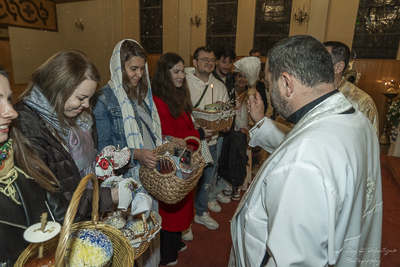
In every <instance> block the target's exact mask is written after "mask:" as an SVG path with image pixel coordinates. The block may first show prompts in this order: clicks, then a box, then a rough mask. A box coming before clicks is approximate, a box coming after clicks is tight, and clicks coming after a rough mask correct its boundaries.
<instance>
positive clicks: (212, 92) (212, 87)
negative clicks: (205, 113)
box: [211, 84, 214, 103]
mask: <svg viewBox="0 0 400 267" xmlns="http://www.w3.org/2000/svg"><path fill="white" fill-rule="evenodd" d="M211 103H214V85H213V84H211Z"/></svg>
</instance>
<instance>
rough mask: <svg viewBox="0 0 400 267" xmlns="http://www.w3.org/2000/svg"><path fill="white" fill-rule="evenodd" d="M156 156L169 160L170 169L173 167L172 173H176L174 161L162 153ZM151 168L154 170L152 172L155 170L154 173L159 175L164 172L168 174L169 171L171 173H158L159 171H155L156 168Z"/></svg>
mask: <svg viewBox="0 0 400 267" xmlns="http://www.w3.org/2000/svg"><path fill="white" fill-rule="evenodd" d="M156 157H157V158H158V159H165V160H167V161H169V162H170V163H171V166H172V169H173V171H172V173H173V174H175V173H176V165H175V162H174V161H173V160H172V159H171V158H170V157H167V156H163V155H156ZM151 170H152V171H154V172H156V173H157V174H159V175H166V174H170V173H171V172H169V173H160V172H159V171H157V169H156V168H154V169H151Z"/></svg>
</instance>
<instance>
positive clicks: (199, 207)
mask: <svg viewBox="0 0 400 267" xmlns="http://www.w3.org/2000/svg"><path fill="white" fill-rule="evenodd" d="M217 144H218V143H217ZM217 144H215V145H212V146H209V149H210V153H211V156H212V158H213V160H214V163H213V164H212V165H208V166H207V167H206V168H204V171H203V175H202V176H201V178H200V180H199V183H198V185H197V193H196V198H195V200H194V207H195V209H196V215H198V216H201V215H203V213H204V212H206V211H207V208H208V194H209V191H210V189H211V183H212V181H213V176H214V172H215V171H216V165H217V163H218V158H217Z"/></svg>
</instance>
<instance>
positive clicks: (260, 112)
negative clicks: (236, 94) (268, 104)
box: [247, 92, 265, 123]
mask: <svg viewBox="0 0 400 267" xmlns="http://www.w3.org/2000/svg"><path fill="white" fill-rule="evenodd" d="M247 111H248V112H249V114H250V117H251V119H252V120H253V121H254V122H255V123H257V122H258V121H260V120H261V119H262V118H264V117H265V115H264V102H263V101H262V98H261V95H260V93H259V92H257V94H256V95H255V98H254V95H250V96H249V99H248V100H247Z"/></svg>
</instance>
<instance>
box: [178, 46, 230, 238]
mask: <svg viewBox="0 0 400 267" xmlns="http://www.w3.org/2000/svg"><path fill="white" fill-rule="evenodd" d="M215 62H216V59H215V56H214V53H213V51H212V50H211V49H210V48H209V47H205V46H201V47H199V48H197V49H196V51H195V52H194V54H193V65H194V68H192V67H191V68H186V69H185V72H186V80H187V82H188V86H189V91H190V97H191V101H192V104H193V107H194V108H199V109H204V106H205V105H208V104H212V103H214V102H216V101H222V102H227V101H228V94H227V90H226V88H225V85H224V84H223V83H222V82H220V81H219V80H217V79H215V77H214V76H213V75H212V72H213V70H214V68H215ZM218 135H219V134H218V132H216V133H215V134H214V135H213V136H212V137H211V140H209V141H208V146H209V149H210V152H211V156H212V157H213V160H214V163H213V164H211V165H208V166H207V167H206V168H205V169H204V172H203V176H202V177H201V178H200V181H199V184H198V186H197V193H196V198H195V203H194V205H195V208H196V215H195V217H194V221H195V222H196V223H199V224H203V225H205V226H206V227H207V228H209V229H211V230H215V229H218V227H219V224H218V223H217V222H216V221H215V220H214V219H213V218H211V217H210V215H209V213H208V212H207V208H208V196H209V193H210V190H211V185H212V184H213V179H216V178H217V171H216V170H217V168H216V167H217V164H218V158H219V154H220V149H217V142H222V138H218ZM200 136H201V133H200ZM219 147H220V146H219ZM221 190H222V189H221Z"/></svg>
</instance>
